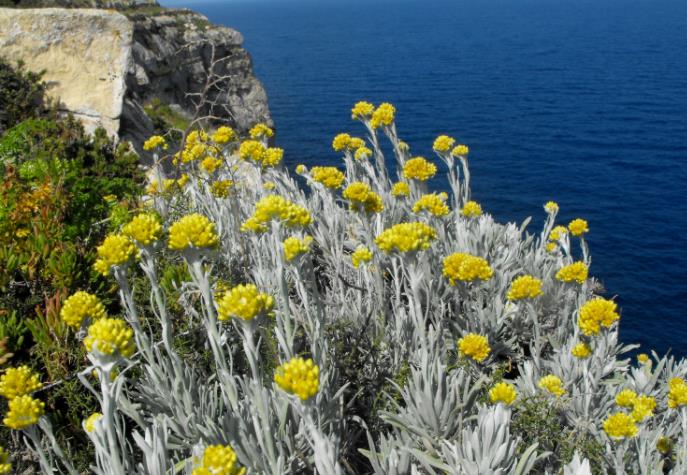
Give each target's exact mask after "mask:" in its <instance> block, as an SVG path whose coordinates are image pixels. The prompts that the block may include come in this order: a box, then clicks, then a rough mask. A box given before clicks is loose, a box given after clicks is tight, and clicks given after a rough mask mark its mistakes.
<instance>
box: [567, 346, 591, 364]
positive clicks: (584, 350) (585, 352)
mask: <svg viewBox="0 0 687 475" xmlns="http://www.w3.org/2000/svg"><path fill="white" fill-rule="evenodd" d="M570 353H571V354H572V355H573V356H574V357H575V358H579V359H581V360H583V359H586V358H589V357H590V356H592V348H591V347H590V346H589V345H588V344H587V343H578V344H577V345H575V346H573V348H572V350H571V352H570Z"/></svg>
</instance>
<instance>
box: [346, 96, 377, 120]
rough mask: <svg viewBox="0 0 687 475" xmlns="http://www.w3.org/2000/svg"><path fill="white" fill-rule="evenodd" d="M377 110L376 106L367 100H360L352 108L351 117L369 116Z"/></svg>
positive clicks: (362, 117) (361, 117)
mask: <svg viewBox="0 0 687 475" xmlns="http://www.w3.org/2000/svg"><path fill="white" fill-rule="evenodd" d="M374 111H375V106H373V105H372V104H370V103H369V102H365V101H360V102H357V103H356V104H355V105H354V106H353V109H351V118H352V119H354V120H355V119H361V120H362V119H365V118H367V117H370V116H371V115H372V113H373V112H374Z"/></svg>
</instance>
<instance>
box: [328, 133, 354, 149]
mask: <svg viewBox="0 0 687 475" xmlns="http://www.w3.org/2000/svg"><path fill="white" fill-rule="evenodd" d="M350 143H351V136H350V135H349V134H346V133H342V134H338V135H337V136H336V137H334V140H332V148H333V149H334V151H335V152H342V151H344V150H347V149H348V147H349V145H350Z"/></svg>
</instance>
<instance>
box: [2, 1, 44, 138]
mask: <svg viewBox="0 0 687 475" xmlns="http://www.w3.org/2000/svg"><path fill="white" fill-rule="evenodd" d="M0 6H4V5H0ZM41 76H42V73H32V72H30V71H25V70H24V66H23V64H22V63H19V64H17V67H13V66H12V65H11V64H10V63H9V62H8V61H6V60H5V59H3V58H2V57H0V134H2V133H3V132H4V131H5V130H7V129H8V128H9V127H10V126H11V125H12V124H15V123H17V122H19V121H22V120H24V119H27V118H29V117H36V116H38V115H39V114H40V110H41V108H42V107H43V94H44V91H45V84H44V83H43V82H42V81H41Z"/></svg>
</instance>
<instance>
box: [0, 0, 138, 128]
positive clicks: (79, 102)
mask: <svg viewBox="0 0 687 475" xmlns="http://www.w3.org/2000/svg"><path fill="white" fill-rule="evenodd" d="M133 30H134V29H133V25H132V24H131V22H130V21H129V20H128V19H127V18H126V17H125V16H124V15H121V14H119V13H117V12H113V11H105V10H64V9H61V8H42V9H26V10H15V9H7V8H2V9H0V32H2V33H1V34H0V55H2V56H5V57H7V58H9V59H14V60H22V61H23V62H24V63H25V64H26V67H27V68H28V69H29V70H32V71H41V70H45V71H46V73H45V76H44V80H45V81H46V83H47V90H48V93H49V94H50V95H51V96H53V97H54V98H56V99H57V100H58V101H59V104H58V109H60V110H62V111H64V112H71V113H72V114H74V115H75V116H76V117H77V118H79V119H81V120H82V122H83V123H84V125H85V127H86V129H87V130H93V129H95V128H96V127H97V126H102V127H103V128H105V130H107V132H108V133H109V134H110V135H116V134H117V133H118V132H119V129H120V116H121V114H122V108H123V102H124V97H125V95H126V83H125V79H126V77H127V73H128V71H129V69H130V64H131V47H132V38H133Z"/></svg>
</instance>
